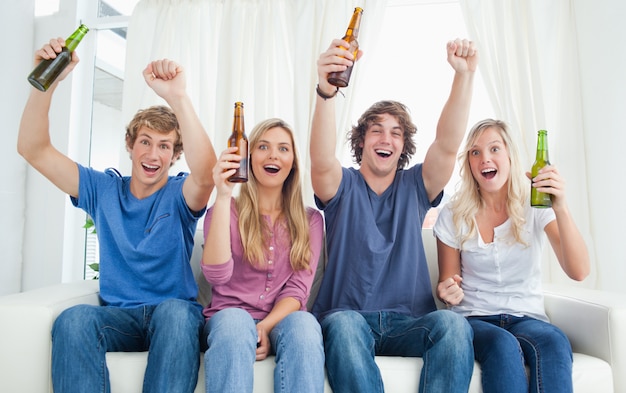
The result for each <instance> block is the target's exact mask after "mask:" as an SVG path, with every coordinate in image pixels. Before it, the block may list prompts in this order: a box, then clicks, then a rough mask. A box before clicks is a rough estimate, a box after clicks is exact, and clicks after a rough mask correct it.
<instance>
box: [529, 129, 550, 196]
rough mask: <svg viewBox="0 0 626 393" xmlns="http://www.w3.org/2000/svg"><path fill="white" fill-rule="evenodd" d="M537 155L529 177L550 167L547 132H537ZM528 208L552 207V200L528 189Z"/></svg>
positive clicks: (533, 189) (532, 189) (534, 189)
mask: <svg viewBox="0 0 626 393" xmlns="http://www.w3.org/2000/svg"><path fill="white" fill-rule="evenodd" d="M537 135H538V136H537V154H536V156H535V163H534V164H533V168H532V170H531V175H532V177H533V178H534V177H535V176H537V173H538V172H539V170H540V169H541V168H543V167H544V166H546V165H550V160H549V158H548V131H546V130H539V131H538V132H537ZM530 206H532V207H552V199H551V198H550V194H546V193H545V192H539V191H537V189H536V188H535V187H532V186H531V187H530Z"/></svg>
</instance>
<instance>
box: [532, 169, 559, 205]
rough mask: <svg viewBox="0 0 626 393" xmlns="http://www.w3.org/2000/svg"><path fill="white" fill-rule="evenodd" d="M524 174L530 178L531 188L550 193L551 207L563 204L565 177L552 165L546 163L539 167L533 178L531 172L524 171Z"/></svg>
mask: <svg viewBox="0 0 626 393" xmlns="http://www.w3.org/2000/svg"><path fill="white" fill-rule="evenodd" d="M526 176H527V177H528V178H529V179H530V180H531V182H532V186H531V187H532V188H534V189H536V190H537V191H538V192H543V193H546V194H549V195H551V198H550V199H551V201H552V208H553V209H555V210H557V209H559V207H560V206H565V204H566V202H565V179H563V177H561V174H560V173H559V171H558V169H557V168H556V167H555V166H554V165H546V166H544V167H543V168H541V169H539V170H538V172H537V175H536V176H535V177H534V178H533V176H532V174H531V172H526Z"/></svg>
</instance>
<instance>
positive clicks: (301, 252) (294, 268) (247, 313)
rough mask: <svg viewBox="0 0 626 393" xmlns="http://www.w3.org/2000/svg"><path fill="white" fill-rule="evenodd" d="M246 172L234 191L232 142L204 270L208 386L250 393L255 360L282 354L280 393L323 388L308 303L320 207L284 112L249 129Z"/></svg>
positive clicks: (212, 213) (319, 346)
mask: <svg viewBox="0 0 626 393" xmlns="http://www.w3.org/2000/svg"><path fill="white" fill-rule="evenodd" d="M249 143H250V148H249V151H250V157H249V159H250V178H249V180H248V182H247V183H242V184H241V188H240V192H239V195H238V196H237V197H235V198H233V196H232V194H233V188H234V187H235V184H236V183H231V182H229V181H228V180H227V179H228V178H229V177H230V176H231V175H232V174H233V173H234V172H235V169H236V168H238V167H239V163H240V161H241V159H242V157H241V156H239V155H237V154H235V153H236V152H237V148H228V149H226V150H225V151H224V152H223V153H222V155H221V156H220V158H219V160H218V162H217V164H216V165H215V168H214V169H213V179H214V181H215V185H216V190H217V196H216V199H215V204H214V205H213V207H211V208H210V209H209V210H208V211H207V214H206V218H205V222H204V234H205V238H206V241H205V244H204V252H203V257H202V271H203V273H204V276H205V277H206V279H207V281H208V282H209V283H210V284H211V285H212V298H211V302H210V304H209V305H207V306H206V307H205V309H204V311H203V313H204V316H205V317H206V324H205V326H204V337H205V338H206V344H207V347H208V349H207V350H206V352H205V355H204V360H205V363H204V367H205V375H206V378H205V380H206V391H207V392H220V393H224V392H237V393H240V392H252V389H253V374H254V373H253V366H254V362H255V360H263V359H265V358H266V357H267V356H268V355H276V358H275V361H276V367H275V371H274V391H275V392H295V391H298V392H323V390H324V349H323V343H322V334H321V330H320V327H319V324H318V323H317V320H316V319H315V318H314V317H313V315H312V314H310V313H308V312H307V311H306V303H307V300H308V297H309V294H310V289H311V285H312V283H313V278H314V275H315V270H316V268H317V263H318V259H319V255H320V250H321V247H322V238H323V219H322V216H321V214H320V213H319V212H318V211H317V210H315V209H313V208H307V207H305V206H304V203H303V198H302V189H301V180H300V170H299V163H298V156H297V150H296V145H295V141H294V137H293V131H292V130H291V128H290V126H289V125H287V124H286V123H285V122H284V121H282V120H280V119H269V120H265V121H263V122H261V123H259V124H257V126H256V127H255V128H254V129H253V130H252V133H251V134H250V138H249Z"/></svg>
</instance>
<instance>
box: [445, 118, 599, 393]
mask: <svg viewBox="0 0 626 393" xmlns="http://www.w3.org/2000/svg"><path fill="white" fill-rule="evenodd" d="M459 161H460V164H461V184H460V187H459V190H458V191H457V193H456V194H455V195H454V196H453V197H452V199H451V201H450V202H449V203H448V204H447V205H446V206H445V207H444V208H443V209H442V211H441V213H440V215H439V218H438V220H437V223H436V224H435V228H434V230H435V235H436V236H437V250H438V254H439V284H438V286H437V295H438V296H439V298H440V299H441V300H442V301H443V302H444V303H446V304H447V305H448V306H449V307H450V309H451V310H453V311H455V312H458V313H461V314H462V315H464V316H466V317H467V319H468V321H469V323H470V325H471V326H472V329H473V331H474V353H475V358H476V360H477V361H478V362H479V363H480V364H481V371H482V385H483V391H484V392H485V393H490V392H506V393H511V392H524V393H525V392H572V389H573V388H572V374H571V372H572V350H571V346H570V343H569V341H568V339H567V337H566V336H565V334H564V333H563V332H562V331H561V330H559V329H558V328H557V327H556V326H554V325H552V324H550V323H549V320H548V317H547V316H546V314H545V311H544V307H543V297H542V291H541V249H542V246H543V242H544V239H545V237H544V235H543V234H544V233H545V234H546V235H547V238H548V239H549V241H550V244H551V245H552V248H553V250H554V252H555V254H556V256H557V258H558V260H559V263H560V265H561V267H562V268H563V270H564V271H565V273H566V274H567V275H568V276H569V277H570V278H572V279H574V280H578V281H580V280H583V279H584V278H585V277H586V276H587V275H588V274H589V257H588V253H587V248H586V246H585V242H584V240H583V238H582V236H581V235H580V232H579V231H578V229H577V227H576V224H575V223H574V221H573V220H572V217H571V215H570V212H569V209H568V207H567V203H566V200H565V190H564V181H563V179H562V177H561V176H560V174H559V172H558V170H557V169H556V168H555V167H554V166H547V167H545V168H544V169H542V170H541V171H540V172H539V174H538V175H537V176H536V177H535V178H534V179H531V180H532V186H533V187H537V188H538V189H539V191H542V192H547V193H549V194H551V195H552V201H553V206H552V208H548V209H537V208H532V207H530V203H529V182H528V179H527V177H526V176H528V174H526V175H525V174H524V171H523V169H522V166H521V165H520V160H519V155H518V153H517V149H516V147H515V146H514V145H513V143H512V139H511V137H510V135H509V131H508V127H507V125H506V123H504V122H502V121H499V120H492V119H486V120H483V121H481V122H479V123H477V124H476V125H475V126H474V127H473V128H472V130H471V131H470V133H469V135H468V137H467V141H466V145H465V148H464V149H463V150H462V151H461V154H460V156H459ZM526 365H527V366H528V367H529V369H530V375H529V377H527V375H526V369H525V366H526Z"/></svg>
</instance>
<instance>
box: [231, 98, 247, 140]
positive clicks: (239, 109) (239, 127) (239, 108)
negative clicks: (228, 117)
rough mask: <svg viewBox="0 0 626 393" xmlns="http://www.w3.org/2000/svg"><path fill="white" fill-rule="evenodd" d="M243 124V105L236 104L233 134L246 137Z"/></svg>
mask: <svg viewBox="0 0 626 393" xmlns="http://www.w3.org/2000/svg"><path fill="white" fill-rule="evenodd" d="M243 124H244V123H243V104H242V103H236V104H235V113H234V115H233V134H237V135H244V134H245V131H244V125H243Z"/></svg>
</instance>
